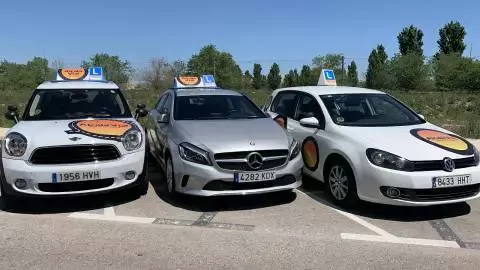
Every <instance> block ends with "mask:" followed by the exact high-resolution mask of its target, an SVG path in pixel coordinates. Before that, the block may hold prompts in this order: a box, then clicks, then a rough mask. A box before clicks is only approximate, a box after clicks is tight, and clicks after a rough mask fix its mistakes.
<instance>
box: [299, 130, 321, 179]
mask: <svg viewBox="0 0 480 270" xmlns="http://www.w3.org/2000/svg"><path fill="white" fill-rule="evenodd" d="M302 157H303V163H304V164H305V167H306V168H307V169H309V170H310V171H315V170H316V169H317V168H318V162H319V158H318V144H317V141H316V140H315V138H313V137H307V138H306V139H305V140H304V141H303V143H302Z"/></svg>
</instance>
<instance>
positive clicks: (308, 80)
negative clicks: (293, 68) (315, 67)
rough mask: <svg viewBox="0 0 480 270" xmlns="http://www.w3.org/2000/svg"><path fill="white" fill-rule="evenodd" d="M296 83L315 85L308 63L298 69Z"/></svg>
mask: <svg viewBox="0 0 480 270" xmlns="http://www.w3.org/2000/svg"><path fill="white" fill-rule="evenodd" d="M298 81H299V82H298V84H299V85H302V86H308V85H316V82H315V79H314V78H313V74H312V69H311V68H310V66H309V65H303V66H302V70H301V71H300V78H299V80H298Z"/></svg>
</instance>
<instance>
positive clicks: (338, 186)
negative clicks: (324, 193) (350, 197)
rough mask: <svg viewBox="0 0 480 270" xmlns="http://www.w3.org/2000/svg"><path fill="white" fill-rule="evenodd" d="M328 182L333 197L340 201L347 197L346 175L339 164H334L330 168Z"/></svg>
mask: <svg viewBox="0 0 480 270" xmlns="http://www.w3.org/2000/svg"><path fill="white" fill-rule="evenodd" d="M328 184H329V186H330V191H331V192H332V194H333V197H335V199H337V200H339V201H342V200H344V199H345V198H346V197H347V194H348V177H347V174H346V173H345V170H344V169H343V168H342V167H341V166H338V165H335V166H333V167H332V169H330V174H329V175H328Z"/></svg>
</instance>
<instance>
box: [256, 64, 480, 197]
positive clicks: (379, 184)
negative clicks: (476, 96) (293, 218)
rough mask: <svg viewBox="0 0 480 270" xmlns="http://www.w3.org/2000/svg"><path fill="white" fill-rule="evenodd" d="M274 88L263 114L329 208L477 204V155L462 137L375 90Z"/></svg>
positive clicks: (325, 77) (323, 80)
mask: <svg viewBox="0 0 480 270" xmlns="http://www.w3.org/2000/svg"><path fill="white" fill-rule="evenodd" d="M318 84H319V86H304V87H291V88H283V89H277V90H276V91H274V92H273V93H272V95H271V97H270V100H269V102H268V104H267V105H266V106H265V107H264V110H265V111H267V112H268V113H269V114H270V115H271V116H272V117H273V118H274V119H276V120H277V121H278V123H279V124H281V125H283V126H284V127H285V128H287V129H288V131H289V132H291V133H292V134H293V135H294V137H295V139H297V140H298V141H301V142H303V143H302V155H303V160H304V173H305V174H307V175H309V176H311V177H313V178H314V179H317V180H319V181H322V182H324V183H325V184H326V187H325V189H326V192H327V193H328V194H329V195H330V197H331V198H332V199H333V201H334V202H335V203H337V204H339V205H343V206H353V205H355V203H356V202H357V200H358V199H361V200H365V201H370V202H375V203H383V204H393V205H405V206H425V205H436V204H446V203H455V202H463V201H467V200H471V199H475V198H478V197H479V196H480V194H479V187H480V167H479V154H478V151H477V149H475V147H474V146H473V145H472V144H471V143H470V142H468V141H467V140H465V139H464V138H461V137H460V136H458V135H456V134H454V133H452V132H450V131H448V130H445V129H443V128H440V127H438V126H435V125H433V124H431V123H428V122H426V121H425V120H424V118H423V116H421V115H419V114H417V113H415V112H414V111H413V110H412V109H410V108H408V107H407V106H406V105H404V104H403V103H401V102H400V101H398V100H397V99H395V98H394V97H392V96H390V95H388V94H386V93H384V92H381V91H376V90H370V89H364V88H356V87H343V86H336V82H335V75H334V74H333V72H332V71H331V70H322V73H321V77H320V79H319V83H318Z"/></svg>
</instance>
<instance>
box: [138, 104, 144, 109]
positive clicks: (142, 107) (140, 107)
mask: <svg viewBox="0 0 480 270" xmlns="http://www.w3.org/2000/svg"><path fill="white" fill-rule="evenodd" d="M145 108H146V106H145V104H143V103H140V104H137V109H145Z"/></svg>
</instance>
